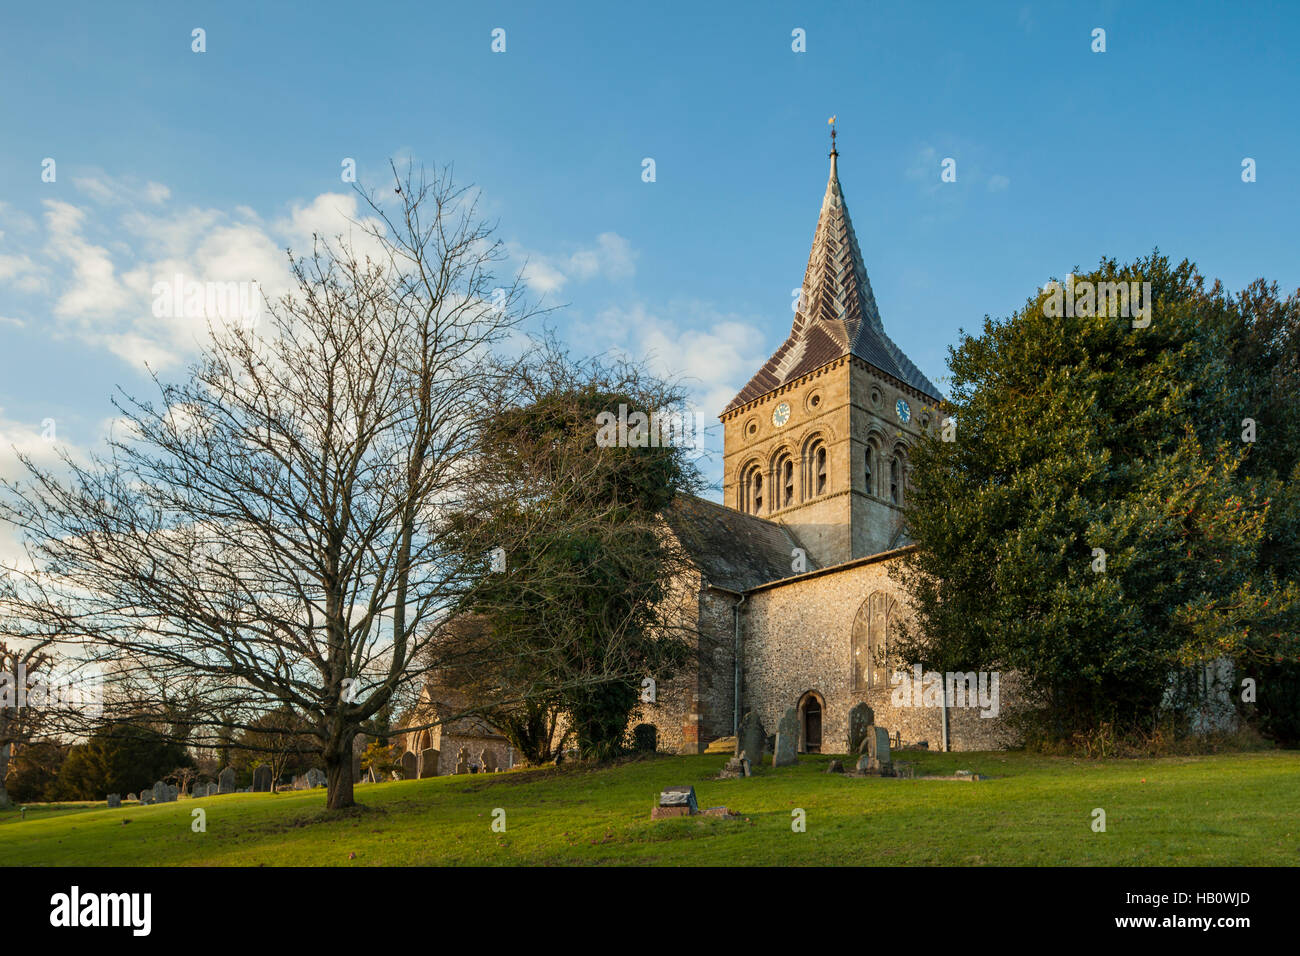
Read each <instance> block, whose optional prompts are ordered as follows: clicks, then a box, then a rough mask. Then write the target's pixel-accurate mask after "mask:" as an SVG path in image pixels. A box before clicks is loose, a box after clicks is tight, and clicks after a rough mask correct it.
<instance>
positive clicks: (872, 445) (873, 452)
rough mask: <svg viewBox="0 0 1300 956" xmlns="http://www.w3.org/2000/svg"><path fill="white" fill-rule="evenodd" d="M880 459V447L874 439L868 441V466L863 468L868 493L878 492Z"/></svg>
mask: <svg viewBox="0 0 1300 956" xmlns="http://www.w3.org/2000/svg"><path fill="white" fill-rule="evenodd" d="M879 461H880V449H879V448H877V447H876V442H875V440H874V439H868V441H867V453H866V466H865V468H864V469H863V473H862V474H863V478H864V480H865V485H866V490H867V494H869V495H874V494H876V471H877V468H878V463H879Z"/></svg>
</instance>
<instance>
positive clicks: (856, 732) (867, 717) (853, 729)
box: [849, 704, 876, 754]
mask: <svg viewBox="0 0 1300 956" xmlns="http://www.w3.org/2000/svg"><path fill="white" fill-rule="evenodd" d="M875 722H876V715H875V714H874V713H873V712H872V710H871V708H870V707H869V706H867V705H866V704H854V705H853V707H852V709H850V710H849V753H851V754H855V753H858V752H860V751H861V750H862V741H864V740H866V739H867V731H868V730H869V729H870V727H871V725H872V724H874V723H875Z"/></svg>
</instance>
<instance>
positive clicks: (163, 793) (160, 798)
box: [152, 780, 167, 803]
mask: <svg viewBox="0 0 1300 956" xmlns="http://www.w3.org/2000/svg"><path fill="white" fill-rule="evenodd" d="M152 802H154V803H166V802H167V784H165V783H163V782H162V781H161V780H159V781H157V782H156V783H155V784H154V785H153V801H152Z"/></svg>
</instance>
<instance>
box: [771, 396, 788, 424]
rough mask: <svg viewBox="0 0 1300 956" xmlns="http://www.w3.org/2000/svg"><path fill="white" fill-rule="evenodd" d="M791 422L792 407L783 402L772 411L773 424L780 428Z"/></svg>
mask: <svg viewBox="0 0 1300 956" xmlns="http://www.w3.org/2000/svg"><path fill="white" fill-rule="evenodd" d="M789 420H790V406H789V405H788V404H787V403H785V402H782V403H781V404H780V405H778V406H776V408H774V409H772V424H773V425H775V426H776V427H777V428H780V427H781V426H782V425H784V424H785V423H786V422H788V421H789Z"/></svg>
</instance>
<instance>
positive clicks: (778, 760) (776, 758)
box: [772, 707, 799, 767]
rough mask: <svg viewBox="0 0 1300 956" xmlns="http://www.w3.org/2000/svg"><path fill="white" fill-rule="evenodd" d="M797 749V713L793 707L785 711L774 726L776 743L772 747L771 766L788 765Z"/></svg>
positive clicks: (793, 758)
mask: <svg viewBox="0 0 1300 956" xmlns="http://www.w3.org/2000/svg"><path fill="white" fill-rule="evenodd" d="M798 750H799V715H798V714H796V713H795V710H794V708H793V707H791V708H789V709H787V710H786V712H785V716H783V717H782V718H781V723H779V724H777V727H776V745H775V746H774V747H773V748H772V766H773V767H788V766H790V765H791V764H792V763H794V762H795V753H797V752H798Z"/></svg>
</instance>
